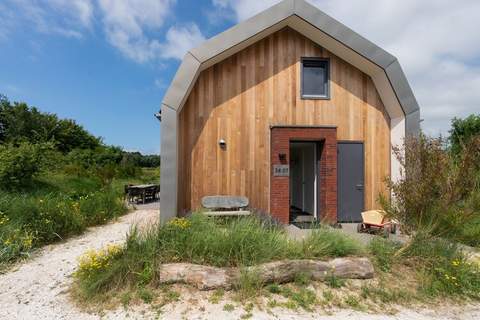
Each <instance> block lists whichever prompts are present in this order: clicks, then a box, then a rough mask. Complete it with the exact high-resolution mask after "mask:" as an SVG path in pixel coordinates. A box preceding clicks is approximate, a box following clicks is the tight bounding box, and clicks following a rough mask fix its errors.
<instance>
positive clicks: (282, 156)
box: [278, 153, 287, 161]
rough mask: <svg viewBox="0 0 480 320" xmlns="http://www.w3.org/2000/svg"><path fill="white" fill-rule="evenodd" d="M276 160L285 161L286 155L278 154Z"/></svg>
mask: <svg viewBox="0 0 480 320" xmlns="http://www.w3.org/2000/svg"><path fill="white" fill-rule="evenodd" d="M278 159H280V160H282V161H285V160H287V154H286V153H279V154H278Z"/></svg>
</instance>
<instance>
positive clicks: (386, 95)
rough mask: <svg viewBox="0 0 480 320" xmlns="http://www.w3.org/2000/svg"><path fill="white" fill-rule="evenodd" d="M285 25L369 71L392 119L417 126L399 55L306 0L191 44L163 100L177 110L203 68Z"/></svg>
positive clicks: (409, 129) (290, 0)
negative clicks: (361, 34)
mask: <svg viewBox="0 0 480 320" xmlns="http://www.w3.org/2000/svg"><path fill="white" fill-rule="evenodd" d="M286 26H289V27H290V28H292V29H294V30H296V31H298V32H299V33H301V34H303V35H304V36H306V37H307V38H309V39H310V40H312V41H313V42H315V43H317V44H319V45H320V46H322V47H324V48H325V49H327V50H328V51H330V52H332V53H333V54H335V55H337V56H338V57H340V58H342V59H344V60H345V61H347V62H349V63H350V64H352V65H354V66H355V67H357V68H358V69H360V70H362V71H363V72H365V73H366V74H368V75H370V76H371V77H372V79H373V81H374V83H375V86H376V88H377V91H378V93H379V95H380V97H381V99H382V101H383V103H384V105H385V108H386V109H387V112H388V114H389V116H390V118H391V119H392V121H394V120H395V119H405V120H406V121H405V131H406V133H411V134H415V133H416V132H417V131H418V130H419V117H420V110H419V106H418V103H417V101H416V99H415V96H414V95H413V92H412V90H411V88H410V85H409V84H408V81H407V79H406V77H405V74H404V73H403V71H402V68H401V67H400V64H399V63H398V60H397V59H396V58H395V57H394V56H392V55H391V54H389V53H388V52H386V51H385V50H383V49H382V48H380V47H378V46H377V45H375V44H374V43H372V42H370V41H369V40H367V39H365V38H364V37H362V36H360V35H359V34H357V33H356V32H354V31H353V30H351V29H349V28H348V27H346V26H345V25H343V24H342V23H340V22H338V21H337V20H335V19H333V18H332V17H330V16H328V15H327V14H325V13H324V12H322V11H321V10H319V9H318V8H316V7H315V6H313V5H311V4H309V3H307V2H306V1H304V0H284V1H282V2H280V3H279V4H277V5H275V6H272V7H270V8H269V9H267V10H265V11H263V12H261V13H259V14H257V15H256V16H254V17H252V18H250V19H248V20H246V21H244V22H241V23H239V24H237V25H235V26H234V27H232V28H230V29H228V30H226V31H225V32H222V33H220V34H219V35H217V36H215V37H213V38H211V39H209V40H207V41H205V42H204V43H203V44H201V45H200V46H199V47H197V48H194V49H192V50H190V51H189V52H188V53H187V54H186V55H185V57H184V59H183V61H182V63H181V65H180V67H179V69H178V71H177V73H176V75H175V77H174V79H173V81H172V83H171V85H170V87H169V88H168V90H167V92H166V94H165V97H164V99H163V102H162V104H163V105H164V106H165V107H168V108H170V109H172V111H175V112H177V113H179V112H180V111H181V109H182V107H183V105H184V103H185V101H186V99H187V98H188V95H189V94H190V90H191V89H192V87H193V86H194V84H195V82H196V79H197V77H198V75H199V73H200V72H201V71H202V70H204V69H206V68H208V67H210V66H212V65H214V64H216V63H218V62H220V61H222V60H224V59H225V58H227V57H229V56H231V55H233V54H235V53H237V52H239V51H240V50H242V49H244V48H246V47H248V46H250V45H251V44H253V43H255V42H257V41H259V40H261V39H263V38H265V37H266V36H268V35H270V34H272V33H274V32H275V31H278V30H280V29H282V28H284V27H286ZM399 121H400V120H399Z"/></svg>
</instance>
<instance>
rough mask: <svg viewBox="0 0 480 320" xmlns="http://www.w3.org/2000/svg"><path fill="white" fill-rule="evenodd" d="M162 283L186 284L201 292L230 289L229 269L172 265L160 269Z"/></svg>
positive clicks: (185, 264)
mask: <svg viewBox="0 0 480 320" xmlns="http://www.w3.org/2000/svg"><path fill="white" fill-rule="evenodd" d="M160 283H186V284H189V285H193V286H195V287H197V288H198V289H200V290H212V289H218V288H224V289H230V288H231V285H232V277H231V275H230V273H229V270H228V269H222V268H215V267H210V266H203V265H198V264H190V263H170V264H164V265H162V266H161V267H160Z"/></svg>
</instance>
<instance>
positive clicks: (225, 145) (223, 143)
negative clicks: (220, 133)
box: [218, 139, 227, 149]
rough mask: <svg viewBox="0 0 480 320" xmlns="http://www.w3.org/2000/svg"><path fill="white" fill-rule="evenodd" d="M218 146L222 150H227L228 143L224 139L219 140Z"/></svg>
mask: <svg viewBox="0 0 480 320" xmlns="http://www.w3.org/2000/svg"><path fill="white" fill-rule="evenodd" d="M218 145H219V146H220V148H222V149H226V148H227V142H226V141H225V140H223V139H220V140H218Z"/></svg>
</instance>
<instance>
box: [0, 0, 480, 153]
mask: <svg viewBox="0 0 480 320" xmlns="http://www.w3.org/2000/svg"><path fill="white" fill-rule="evenodd" d="M278 2H279V0H183V1H182V0H0V93H2V94H4V95H6V96H7V97H9V99H10V100H11V101H22V102H27V103H28V104H29V105H33V106H36V107H38V108H39V109H40V110H42V111H46V112H52V113H56V114H58V115H59V116H60V117H64V118H72V119H75V120H76V121H77V122H78V123H79V124H81V125H83V126H84V127H85V128H86V129H87V130H89V131H90V132H92V133H93V134H95V135H97V136H101V137H103V139H104V141H105V143H107V144H112V145H117V146H121V147H123V148H124V149H125V150H129V151H141V152H143V153H147V154H151V153H159V152H160V135H159V130H160V123H159V121H158V120H157V119H156V118H155V117H154V113H155V112H157V111H158V109H159V108H160V103H161V101H162V98H163V96H164V94H165V91H166V89H167V88H168V85H169V83H170V81H171V79H172V78H173V76H174V75H175V72H176V69H177V68H178V66H179V64H180V61H181V59H182V57H183V56H184V54H185V53H186V52H187V51H188V50H189V49H190V48H192V47H195V46H197V45H198V44H200V43H201V42H202V41H204V40H205V39H208V38H210V37H212V36H214V35H216V34H218V33H220V32H222V31H224V30H225V29H227V28H229V27H231V26H233V25H235V24H236V23H238V22H240V21H243V20H245V19H247V18H249V17H251V16H253V15H254V14H256V13H258V12H260V11H262V10H264V9H266V8H268V7H269V6H271V5H273V4H275V3H278ZM309 2H311V3H312V4H314V5H316V6H318V7H319V8H320V9H321V10H323V11H324V12H326V13H327V14H329V15H331V16H332V17H334V18H335V19H337V20H339V21H340V22H342V23H344V24H346V25H347V26H348V27H350V28H352V29H353V30H355V31H356V32H358V33H360V34H361V35H362V36H364V37H366V38H367V39H369V40H371V41H373V42H374V43H376V44H377V45H379V46H380V47H382V48H384V49H385V50H387V51H389V52H390V53H392V54H393V55H395V56H396V57H397V58H398V59H399V61H400V64H401V65H402V67H403V69H404V71H405V73H406V75H407V78H408V79H409V82H410V85H411V86H412V89H413V91H414V93H415V95H416V97H417V100H418V102H419V104H420V107H421V118H422V119H424V121H423V122H422V128H423V130H424V131H425V132H427V133H428V134H432V135H438V134H447V133H448V130H449V127H450V120H451V119H452V118H453V117H465V116H467V115H469V114H472V113H477V114H478V113H480V32H479V31H478V30H480V1H478V0H456V1H454V2H453V1H451V0H422V1H418V0H310V1H309ZM452 4H454V5H452Z"/></svg>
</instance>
